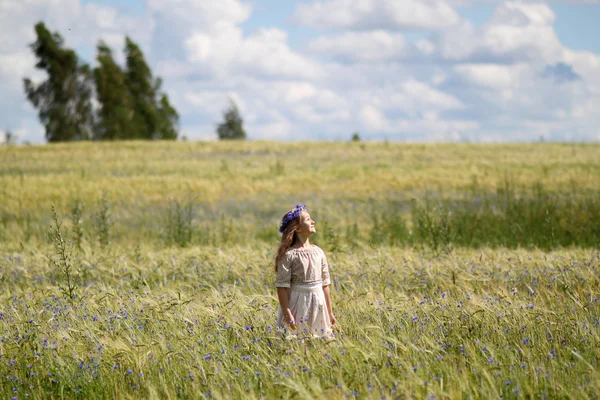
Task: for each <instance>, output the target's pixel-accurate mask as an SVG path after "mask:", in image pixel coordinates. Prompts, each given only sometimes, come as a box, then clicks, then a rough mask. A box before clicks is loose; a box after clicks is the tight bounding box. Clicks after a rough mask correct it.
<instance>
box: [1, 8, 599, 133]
mask: <svg viewBox="0 0 600 400" xmlns="http://www.w3.org/2000/svg"><path fill="white" fill-rule="evenodd" d="M470 1H471V0H450V1H449V2H446V1H442V0H417V1H408V0H321V1H313V2H310V3H306V2H305V3H303V4H299V5H298V6H297V7H296V10H295V13H294V15H293V20H294V21H296V22H298V23H301V24H304V25H308V26H313V27H317V28H325V29H326V30H324V31H321V36H320V37H317V38H316V39H313V40H310V41H308V43H298V41H297V40H294V41H293V42H291V43H295V45H292V44H290V40H289V38H288V33H287V31H286V30H285V29H283V28H274V27H269V26H263V27H256V28H254V26H255V25H254V24H250V25H252V26H253V28H251V30H249V28H248V25H244V24H245V23H246V22H247V21H248V20H250V19H251V18H252V17H253V13H252V6H251V5H250V4H251V2H250V1H242V0H223V1H219V2H217V1H206V0H173V1H168V0H147V1H146V8H145V10H144V11H143V12H140V13H137V15H135V14H133V13H131V12H124V11H123V10H121V9H117V8H112V7H108V6H106V5H100V4H98V3H93V2H92V3H86V4H83V3H82V2H81V0H52V1H48V0H27V1H26V2H23V1H22V0H0V26H2V27H3V29H4V30H3V35H2V36H0V92H2V93H3V96H2V97H0V120H2V121H3V122H4V123H5V125H6V126H2V128H3V129H7V128H9V129H12V130H13V131H15V132H19V134H20V135H21V137H20V139H19V140H20V141H21V142H22V141H25V140H29V141H33V142H36V141H37V142H40V141H43V131H42V132H40V125H39V123H38V122H37V116H36V113H35V111H34V110H33V109H32V107H31V105H30V104H29V103H27V102H26V100H25V98H24V95H23V88H22V77H23V76H31V77H33V78H35V79H40V78H41V77H43V73H41V72H39V71H36V70H35V69H34V64H35V60H34V57H33V54H32V53H31V50H30V49H29V48H27V44H28V43H31V42H32V41H33V40H34V34H33V25H34V24H35V22H37V21H38V20H40V19H45V20H46V23H47V26H48V27H49V28H50V29H51V30H52V31H55V30H58V31H59V32H60V33H61V34H62V35H64V37H65V45H66V46H67V47H76V48H77V51H78V52H81V54H84V55H85V56H86V57H87V58H93V57H94V53H95V51H94V49H93V48H94V47H95V44H96V43H97V40H98V39H99V38H100V37H101V38H103V39H104V40H105V41H106V42H107V43H108V44H109V45H110V46H111V47H112V48H113V49H115V50H120V49H121V48H122V46H123V36H124V35H125V34H130V35H131V36H132V38H133V40H134V41H136V42H138V43H140V44H141V46H142V49H143V50H144V52H145V53H146V56H147V58H148V60H149V63H150V66H151V68H152V70H153V71H154V72H155V74H156V75H160V76H161V77H163V78H164V85H163V88H164V89H165V90H167V91H168V94H169V96H170V99H171V101H172V103H173V104H174V105H175V107H176V108H177V110H178V111H179V113H180V115H181V116H182V120H181V122H182V135H185V136H187V137H188V138H189V139H192V140H193V139H203V140H214V139H216V133H215V125H216V124H217V123H218V122H220V120H221V118H222V112H223V110H224V109H225V108H226V107H227V106H228V99H229V98H233V99H234V100H235V101H236V103H237V104H238V106H239V108H240V110H241V112H242V116H243V118H244V122H245V126H246V130H247V132H248V135H249V137H250V138H251V139H281V140H300V139H333V138H336V139H344V140H346V139H348V138H349V136H350V134H351V132H354V131H356V130H359V131H360V133H361V136H362V137H364V138H378V139H381V138H382V137H383V136H384V135H385V136H387V137H388V138H390V139H403V140H411V141H416V140H423V141H431V140H453V141H456V140H465V139H467V138H468V139H470V140H481V141H502V140H503V139H504V140H515V141H517V140H532V139H533V140H537V139H538V138H539V136H540V135H544V136H545V137H547V138H548V139H550V138H560V137H561V136H560V135H561V132H562V133H564V135H565V136H564V137H565V138H573V139H574V140H579V139H581V138H585V139H587V140H593V139H596V140H597V139H598V134H599V133H598V131H599V130H600V128H599V127H600V116H599V115H600V113H598V112H597V110H598V109H599V108H600V55H598V54H594V53H592V52H589V51H581V50H571V49H568V48H566V47H565V46H563V45H562V44H561V43H560V41H559V39H558V36H557V34H556V32H555V29H554V23H555V21H556V20H558V19H560V17H561V15H560V14H558V15H555V13H554V12H553V11H552V9H551V8H550V7H548V5H547V4H545V3H541V2H534V1H531V2H530V1H522V2H501V1H499V0H498V1H496V0H490V1H489V4H491V5H496V8H495V11H494V13H493V15H492V17H491V19H490V20H489V21H488V22H486V23H484V24H483V25H480V26H475V25H473V24H471V23H470V22H468V21H467V20H464V19H462V18H461V17H459V16H458V14H457V13H456V11H455V10H454V9H453V8H452V7H453V6H455V5H457V4H459V3H461V2H462V3H463V4H464V5H469V3H470ZM69 29H70V30H69ZM408 30H413V31H414V30H420V31H421V32H425V34H424V35H420V36H419V37H418V39H417V40H413V39H410V38H411V37H412V36H411V35H410V34H405V33H404V32H402V31H408ZM295 39H298V37H296V38H295ZM115 55H116V57H117V59H118V60H120V61H122V54H121V52H120V51H116V52H115ZM88 61H93V60H91V59H90V60H88ZM559 67H560V68H559ZM560 71H563V72H565V71H567V72H569V74H566V75H565V76H566V77H567V78H568V76H567V75H569V76H574V77H575V78H573V79H559V78H560V77H559V76H558V75H560V74H559V73H560ZM563 75H564V74H563Z"/></svg>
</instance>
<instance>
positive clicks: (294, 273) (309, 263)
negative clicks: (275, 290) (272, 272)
mask: <svg viewBox="0 0 600 400" xmlns="http://www.w3.org/2000/svg"><path fill="white" fill-rule="evenodd" d="M330 284H331V280H330V277H329V265H328V264H327V258H326V257H325V253H324V252H323V250H321V249H320V248H319V247H318V246H314V245H313V246H311V247H306V248H298V249H289V250H288V251H287V252H286V253H285V255H284V257H282V259H281V260H280V261H279V263H278V265H277V278H276V281H275V286H277V287H285V288H289V290H288V305H289V308H290V310H291V311H292V314H293V315H294V320H295V322H296V331H295V332H293V333H294V334H296V335H298V336H312V337H331V336H332V335H333V333H332V329H331V321H330V319H329V313H328V312H327V304H326V303H325V293H324V292H323V286H328V285H330ZM277 326H279V327H280V328H287V325H286V324H285V320H284V315H283V312H282V311H281V307H280V308H279V316H278V317H277ZM290 333H292V332H290Z"/></svg>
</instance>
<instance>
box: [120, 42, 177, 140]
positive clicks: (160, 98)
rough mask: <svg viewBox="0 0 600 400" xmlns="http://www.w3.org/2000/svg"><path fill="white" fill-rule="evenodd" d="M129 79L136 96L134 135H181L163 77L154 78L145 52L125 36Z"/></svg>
mask: <svg viewBox="0 0 600 400" xmlns="http://www.w3.org/2000/svg"><path fill="white" fill-rule="evenodd" d="M125 57H126V60H127V72H126V82H127V87H128V89H129V93H130V94H131V97H132V99H133V124H134V131H135V135H134V137H139V138H144V139H177V134H178V133H177V127H178V121H179V115H178V114H177V111H175V109H174V108H173V107H172V106H171V103H170V102H169V98H168V96H167V95H166V94H164V93H161V91H160V88H161V85H162V81H161V79H160V78H157V79H154V78H153V77H152V71H150V67H148V64H147V63H146V60H145V58H144V54H143V53H142V50H141V49H140V48H139V46H138V45H137V44H135V43H134V42H133V41H132V40H131V39H130V38H129V37H126V38H125Z"/></svg>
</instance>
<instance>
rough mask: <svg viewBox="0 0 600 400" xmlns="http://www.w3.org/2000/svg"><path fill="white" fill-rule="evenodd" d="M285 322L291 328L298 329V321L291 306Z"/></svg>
mask: <svg viewBox="0 0 600 400" xmlns="http://www.w3.org/2000/svg"><path fill="white" fill-rule="evenodd" d="M285 323H286V325H287V326H289V327H290V329H291V330H293V331H295V330H296V321H295V320H294V315H293V314H292V311H291V310H290V309H289V308H288V310H287V315H286V321H285Z"/></svg>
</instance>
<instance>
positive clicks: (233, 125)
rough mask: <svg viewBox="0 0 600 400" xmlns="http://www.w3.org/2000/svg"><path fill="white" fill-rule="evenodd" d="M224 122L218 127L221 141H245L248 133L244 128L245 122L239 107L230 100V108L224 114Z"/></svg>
mask: <svg viewBox="0 0 600 400" xmlns="http://www.w3.org/2000/svg"><path fill="white" fill-rule="evenodd" d="M223 119H224V121H223V122H222V123H221V124H219V125H218V126H217V135H219V140H244V139H246V132H245V131H244V127H243V126H242V124H243V122H244V121H243V120H242V117H241V115H240V112H239V110H238V108H237V105H236V104H235V102H234V101H233V100H229V108H228V109H227V110H225V111H224V112H223Z"/></svg>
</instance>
